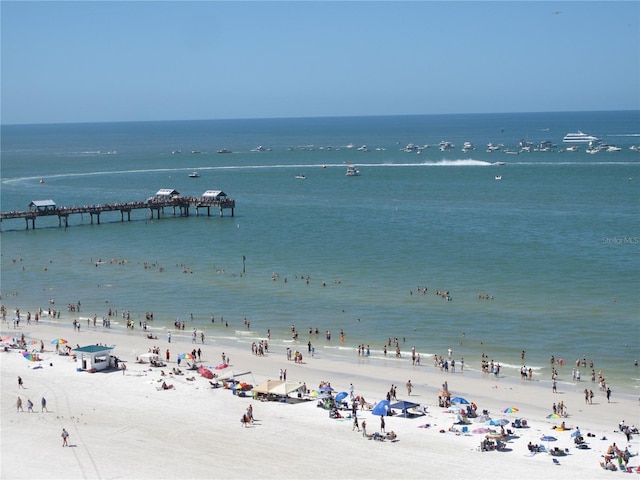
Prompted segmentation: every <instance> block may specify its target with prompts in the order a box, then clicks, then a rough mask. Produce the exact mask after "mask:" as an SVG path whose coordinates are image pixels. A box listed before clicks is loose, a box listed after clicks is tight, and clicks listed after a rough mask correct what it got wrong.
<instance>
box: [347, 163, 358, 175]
mask: <svg viewBox="0 0 640 480" xmlns="http://www.w3.org/2000/svg"><path fill="white" fill-rule="evenodd" d="M346 175H347V177H357V176H358V175H360V170H358V169H357V168H356V167H354V166H353V165H349V166H348V167H347V173H346Z"/></svg>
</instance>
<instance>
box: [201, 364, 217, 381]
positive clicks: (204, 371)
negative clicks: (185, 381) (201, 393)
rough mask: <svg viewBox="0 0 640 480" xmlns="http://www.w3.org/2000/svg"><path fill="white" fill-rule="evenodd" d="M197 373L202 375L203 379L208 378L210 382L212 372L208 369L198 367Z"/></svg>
mask: <svg viewBox="0 0 640 480" xmlns="http://www.w3.org/2000/svg"><path fill="white" fill-rule="evenodd" d="M198 373H199V374H200V375H202V376H203V377H204V378H208V379H209V380H211V379H212V378H213V376H214V375H213V372H212V371H211V370H209V369H208V368H205V367H200V368H199V369H198Z"/></svg>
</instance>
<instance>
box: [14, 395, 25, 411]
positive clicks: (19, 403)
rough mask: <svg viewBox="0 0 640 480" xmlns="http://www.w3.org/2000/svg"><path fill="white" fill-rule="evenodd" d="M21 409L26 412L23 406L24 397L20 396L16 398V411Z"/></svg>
mask: <svg viewBox="0 0 640 480" xmlns="http://www.w3.org/2000/svg"><path fill="white" fill-rule="evenodd" d="M20 411H23V412H24V408H22V399H21V398H20V397H18V400H16V413H18V412H20Z"/></svg>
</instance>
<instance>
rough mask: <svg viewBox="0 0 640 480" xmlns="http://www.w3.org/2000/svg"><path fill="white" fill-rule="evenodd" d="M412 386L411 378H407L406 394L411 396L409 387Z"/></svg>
mask: <svg viewBox="0 0 640 480" xmlns="http://www.w3.org/2000/svg"><path fill="white" fill-rule="evenodd" d="M412 388H413V385H411V380H409V381H408V382H407V395H408V396H411V389H412Z"/></svg>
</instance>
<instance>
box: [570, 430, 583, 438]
mask: <svg viewBox="0 0 640 480" xmlns="http://www.w3.org/2000/svg"><path fill="white" fill-rule="evenodd" d="M580 435H581V433H580V430H578V429H576V431H575V432H573V433H572V434H571V436H572V437H578V436H580Z"/></svg>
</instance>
